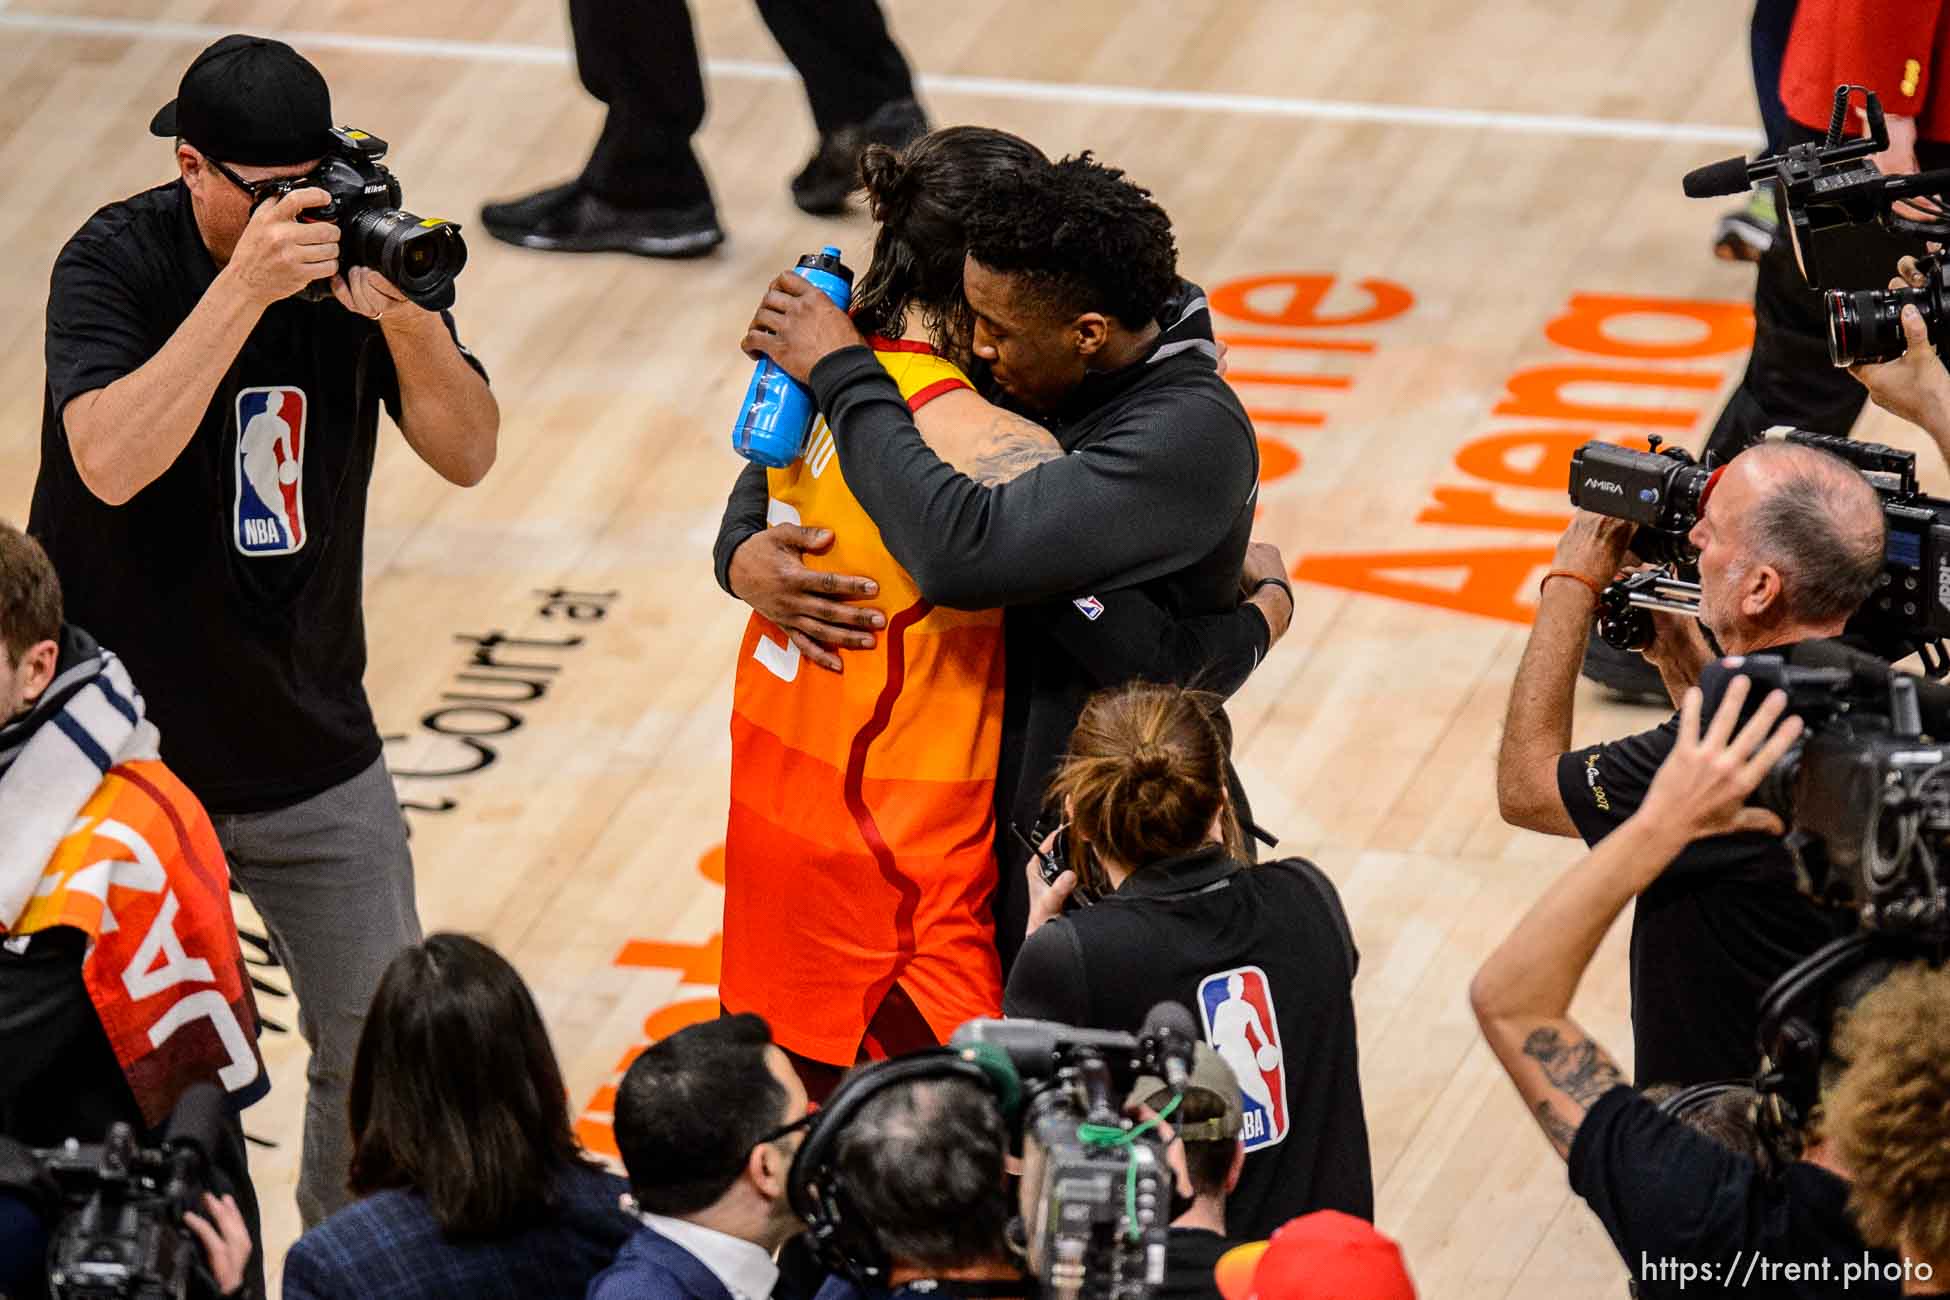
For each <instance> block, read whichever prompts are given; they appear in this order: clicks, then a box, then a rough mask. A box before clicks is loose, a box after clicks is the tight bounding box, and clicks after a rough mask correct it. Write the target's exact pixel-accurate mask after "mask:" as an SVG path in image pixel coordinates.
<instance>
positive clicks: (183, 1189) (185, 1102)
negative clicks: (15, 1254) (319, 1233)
mask: <svg viewBox="0 0 1950 1300" xmlns="http://www.w3.org/2000/svg"><path fill="white" fill-rule="evenodd" d="M227 1106H228V1103H227V1102H226V1101H225V1100H224V1093H223V1089H222V1088H220V1087H218V1086H217V1085H216V1084H214V1083H198V1084H194V1085H192V1086H191V1087H189V1088H188V1089H186V1090H185V1091H184V1093H183V1095H182V1097H180V1098H179V1099H178V1100H177V1103H176V1106H175V1108H174V1109H173V1110H172V1111H171V1112H170V1117H169V1124H168V1127H167V1129H166V1130H165V1132H164V1135H163V1138H162V1143H161V1145H160V1146H156V1147H144V1146H138V1145H137V1143H136V1139H135V1133H134V1131H133V1130H132V1129H131V1128H130V1127H129V1125H127V1124H125V1123H118V1124H115V1125H112V1126H111V1127H110V1128H109V1130H108V1133H107V1135H106V1136H105V1137H104V1138H103V1139H102V1140H101V1141H100V1142H98V1143H83V1142H80V1141H78V1140H76V1139H73V1138H70V1139H69V1140H68V1141H66V1142H64V1143H63V1144H62V1145H60V1146H58V1147H52V1148H48V1149H46V1150H38V1151H36V1150H28V1149H27V1148H25V1147H22V1146H20V1145H19V1144H18V1143H13V1142H11V1141H7V1142H6V1143H5V1146H6V1147H7V1148H8V1149H7V1151H6V1153H5V1156H4V1158H0V1187H3V1188H5V1189H6V1190H8V1191H11V1192H13V1193H15V1194H17V1195H19V1196H21V1197H23V1198H24V1199H26V1200H27V1201H29V1202H30V1203H32V1204H37V1205H39V1206H40V1207H41V1211H42V1214H43V1217H44V1218H45V1219H46V1220H47V1221H49V1222H50V1223H52V1224H53V1227H52V1230H51V1232H50V1239H49V1243H48V1252H47V1280H48V1288H49V1292H50V1294H51V1295H53V1296H54V1298H55V1300H184V1297H186V1296H188V1295H190V1294H191V1293H192V1290H191V1288H192V1283H193V1282H195V1281H196V1280H198V1279H203V1280H204V1281H205V1282H206V1284H207V1280H208V1274H207V1273H206V1272H205V1271H204V1268H203V1247H202V1245H201V1243H199V1242H198V1241H197V1239H196V1237H195V1236H194V1235H193V1234H192V1233H191V1232H190V1230H189V1228H188V1227H187V1226H186V1225H185V1224H184V1222H183V1215H184V1213H185V1212H186V1211H190V1210H195V1211H198V1212H201V1211H202V1208H203V1195H204V1193H205V1192H206V1191H209V1190H211V1187H212V1166H211V1159H212V1153H213V1152H216V1151H218V1150H220V1149H221V1146H222V1142H223V1137H222V1134H223V1130H224V1124H225V1120H224V1116H225V1114H226V1111H227ZM57 1216H58V1217H57ZM205 1289H207V1287H206V1288H205Z"/></svg>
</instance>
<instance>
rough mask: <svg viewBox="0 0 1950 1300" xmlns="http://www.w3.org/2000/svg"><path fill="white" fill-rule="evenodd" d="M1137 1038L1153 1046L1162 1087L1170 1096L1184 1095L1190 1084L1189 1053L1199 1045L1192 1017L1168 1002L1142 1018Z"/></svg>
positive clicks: (1176, 1004) (1190, 1057)
mask: <svg viewBox="0 0 1950 1300" xmlns="http://www.w3.org/2000/svg"><path fill="white" fill-rule="evenodd" d="M1138 1037H1140V1038H1142V1039H1144V1040H1145V1041H1146V1042H1149V1043H1153V1044H1155V1045H1156V1049H1157V1053H1158V1058H1159V1060H1160V1061H1161V1062H1162V1064H1163V1065H1164V1067H1165V1085H1166V1086H1167V1087H1169V1088H1170V1089H1171V1090H1172V1091H1173V1092H1183V1091H1185V1089H1186V1088H1187V1087H1189V1086H1190V1085H1191V1082H1192V1051H1193V1048H1194V1045H1195V1044H1196V1043H1197V1042H1198V1026H1197V1025H1195V1024H1193V1023H1192V1013H1191V1012H1189V1011H1187V1010H1185V1008H1184V1007H1183V1006H1182V1005H1181V1004H1179V1003H1177V1002H1173V1001H1170V1000H1169V999H1167V1000H1166V1001H1163V1002H1160V1003H1158V1005H1156V1006H1154V1007H1152V1008H1151V1010H1150V1012H1149V1013H1148V1014H1147V1015H1146V1016H1145V1017H1144V1028H1143V1029H1140V1030H1139V1031H1138Z"/></svg>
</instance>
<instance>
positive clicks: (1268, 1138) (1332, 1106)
mask: <svg viewBox="0 0 1950 1300" xmlns="http://www.w3.org/2000/svg"><path fill="white" fill-rule="evenodd" d="M1357 964H1358V957H1357V954H1356V952H1355V948H1354V940H1353V937H1352V935H1351V934H1350V933H1349V931H1348V926H1347V916H1346V914H1345V912H1343V910H1342V908H1341V902H1340V897H1339V895H1338V894H1336V893H1335V892H1334V886H1333V884H1332V882H1330V881H1329V880H1328V879H1327V877H1326V875H1325V874H1324V873H1323V872H1322V871H1321V870H1320V868H1318V867H1316V866H1314V865H1313V864H1312V863H1311V862H1306V861H1303V860H1301V859H1299V858H1291V859H1288V860H1286V861H1283V862H1268V863H1264V864H1262V865H1259V866H1245V865H1242V864H1240V863H1237V862H1233V861H1231V860H1229V859H1228V858H1227V857H1226V856H1225V853H1224V852H1223V850H1221V849H1220V848H1219V847H1218V846H1217V845H1213V846H1211V847H1209V848H1207V849H1204V850H1201V851H1200V852H1197V853H1193V854H1189V855H1187V856H1185V857H1182V858H1174V859H1170V860H1168V861H1165V862H1158V863H1154V864H1152V865H1151V866H1148V867H1146V868H1144V869H1143V870H1141V871H1138V872H1135V873H1134V874H1132V876H1131V877H1130V878H1129V879H1127V880H1126V881H1125V882H1124V883H1123V884H1122V885H1121V886H1119V887H1118V888H1117V889H1116V890H1115V891H1114V892H1113V893H1111V894H1108V895H1106V896H1105V897H1104V898H1103V899H1101V900H1100V901H1098V902H1097V903H1095V904H1093V905H1092V906H1089V907H1081V908H1077V909H1074V910H1072V911H1070V912H1069V913H1067V914H1066V915H1064V916H1062V917H1060V918H1058V919H1057V920H1054V921H1050V922H1048V923H1047V924H1045V925H1044V926H1043V927H1042V928H1040V929H1039V930H1037V931H1036V932H1035V933H1034V934H1032V935H1030V936H1029V938H1028V939H1027V940H1025V941H1024V943H1023V945H1022V951H1021V953H1020V954H1018V956H1017V957H1016V964H1015V965H1014V966H1013V967H1012V968H1011V969H1010V971H1009V984H1008V988H1007V989H1006V990H1005V991H1004V993H1003V996H1002V1009H1003V1014H1005V1015H1009V1016H1020V1017H1029V1018H1032V1019H1038V1020H1055V1021H1059V1022H1061V1023H1063V1024H1068V1025H1078V1026H1082V1027H1084V1028H1089V1029H1116V1030H1122V1031H1124V1032H1126V1033H1134V1032H1136V1031H1137V1030H1138V1028H1139V1027H1140V1026H1142V1025H1143V1023H1144V1018H1145V1016H1146V1014H1147V1013H1148V1012H1149V1011H1150V1010H1151V1008H1152V1007H1154V1006H1156V1005H1157V1004H1158V1003H1159V1002H1162V1001H1165V1000H1166V999H1170V1000H1173V1001H1176V1002H1179V1003H1181V1004H1182V1005H1183V1006H1184V1007H1185V1008H1186V1009H1187V1010H1188V1011H1190V1012H1191V1013H1192V1018H1193V1020H1194V1021H1196V1022H1197V1023H1198V1024H1199V1026H1200V1028H1201V1030H1202V1031H1203V1033H1204V1036H1205V1040H1206V1042H1208V1043H1209V1044H1211V1046H1212V1048H1213V1050H1214V1051H1216V1052H1217V1053H1218V1054H1219V1057H1220V1059H1222V1060H1223V1061H1225V1062H1226V1064H1227V1065H1229V1066H1231V1067H1232V1072H1233V1074H1234V1075H1235V1076H1236V1077H1237V1078H1238V1080H1239V1091H1240V1097H1241V1101H1242V1103H1243V1110H1244V1115H1243V1118H1244V1121H1245V1122H1244V1125H1243V1128H1242V1131H1241V1133H1240V1137H1241V1139H1242V1140H1243V1141H1244V1142H1245V1144H1246V1165H1245V1169H1244V1171H1243V1172H1242V1173H1241V1174H1240V1178H1239V1186H1238V1187H1237V1188H1236V1189H1235V1190H1234V1191H1233V1193H1232V1195H1231V1196H1229V1197H1227V1198H1226V1230H1227V1232H1228V1233H1229V1234H1230V1235H1232V1236H1233V1237H1235V1238H1237V1239H1238V1240H1241V1241H1252V1240H1257V1239H1260V1238H1263V1237H1266V1236H1267V1235H1269V1234H1270V1233H1271V1232H1272V1231H1273V1230H1274V1229H1275V1228H1278V1227H1279V1226H1280V1225H1281V1224H1283V1223H1285V1222H1286V1221H1287V1220H1289V1219H1292V1218H1295V1217H1297V1216H1299V1215H1302V1214H1307V1213H1309V1212H1311V1211H1313V1210H1339V1211H1341V1212H1342V1213H1344V1214H1354V1215H1359V1216H1360V1217H1361V1218H1363V1219H1372V1218H1373V1217H1374V1176H1373V1172H1372V1167H1371V1165H1370V1162H1369V1154H1368V1124H1367V1115H1366V1111H1365V1109H1364V1108H1363V1106H1362V1104H1361V1079H1360V1070H1359V1064H1360V1054H1359V1051H1358V1049H1357V1045H1356V1042H1355V1034H1354V996H1353V988H1354V972H1355V967H1356V965H1357Z"/></svg>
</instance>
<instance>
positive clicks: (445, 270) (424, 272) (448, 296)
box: [344, 208, 467, 308]
mask: <svg viewBox="0 0 1950 1300" xmlns="http://www.w3.org/2000/svg"><path fill="white" fill-rule="evenodd" d="M344 247H345V253H344V260H345V262H346V264H347V265H357V266H369V267H371V268H373V269H374V270H375V271H378V272H379V273H380V274H381V275H383V276H385V277H386V278H387V279H388V280H390V281H392V282H393V283H394V284H395V285H397V286H398V287H399V290H400V292H401V293H403V294H405V295H406V296H407V297H408V298H410V299H411V300H412V301H414V302H416V303H418V304H420V306H422V307H432V308H440V307H446V306H448V305H450V304H451V303H452V302H453V292H452V290H453V283H454V277H455V276H457V275H459V274H460V272H461V268H462V267H464V266H466V265H467V244H466V243H465V242H464V241H463V240H462V239H461V237H460V227H458V226H456V225H454V224H453V223H452V222H448V221H440V220H422V219H421V218H419V217H417V216H415V215H413V214H412V213H411V212H403V211H401V210H400V209H398V208H377V209H370V210H368V211H365V212H361V213H360V214H359V215H358V216H357V217H356V218H354V219H353V220H352V221H351V222H349V223H348V225H347V229H346V231H345V245H344Z"/></svg>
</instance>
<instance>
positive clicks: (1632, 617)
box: [1597, 569, 1700, 650]
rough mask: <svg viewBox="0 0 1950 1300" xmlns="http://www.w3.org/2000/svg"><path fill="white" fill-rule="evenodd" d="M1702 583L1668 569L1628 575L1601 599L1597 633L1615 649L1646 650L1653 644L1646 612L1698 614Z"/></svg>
mask: <svg viewBox="0 0 1950 1300" xmlns="http://www.w3.org/2000/svg"><path fill="white" fill-rule="evenodd" d="M1699 605H1700V586H1699V584H1698V583H1697V582H1687V581H1686V580H1685V579H1683V578H1678V577H1675V576H1673V574H1672V573H1670V572H1669V571H1667V570H1665V569H1647V570H1645V571H1643V572H1640V573H1632V574H1627V575H1626V576H1625V577H1623V578H1620V579H1619V580H1618V581H1617V582H1614V583H1612V584H1611V585H1610V586H1609V587H1606V588H1605V590H1604V592H1603V593H1602V594H1601V595H1600V596H1599V598H1598V612H1597V619H1598V635H1599V637H1600V638H1601V639H1603V641H1604V642H1605V644H1606V645H1609V646H1611V647H1612V648H1613V649H1615V650H1643V649H1645V647H1647V646H1649V645H1651V644H1652V638H1653V628H1652V618H1651V615H1650V614H1649V613H1647V611H1649V610H1655V609H1656V610H1661V611H1663V612H1665V613H1668V614H1684V615H1685V616H1686V617H1688V618H1698V617H1699Z"/></svg>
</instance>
